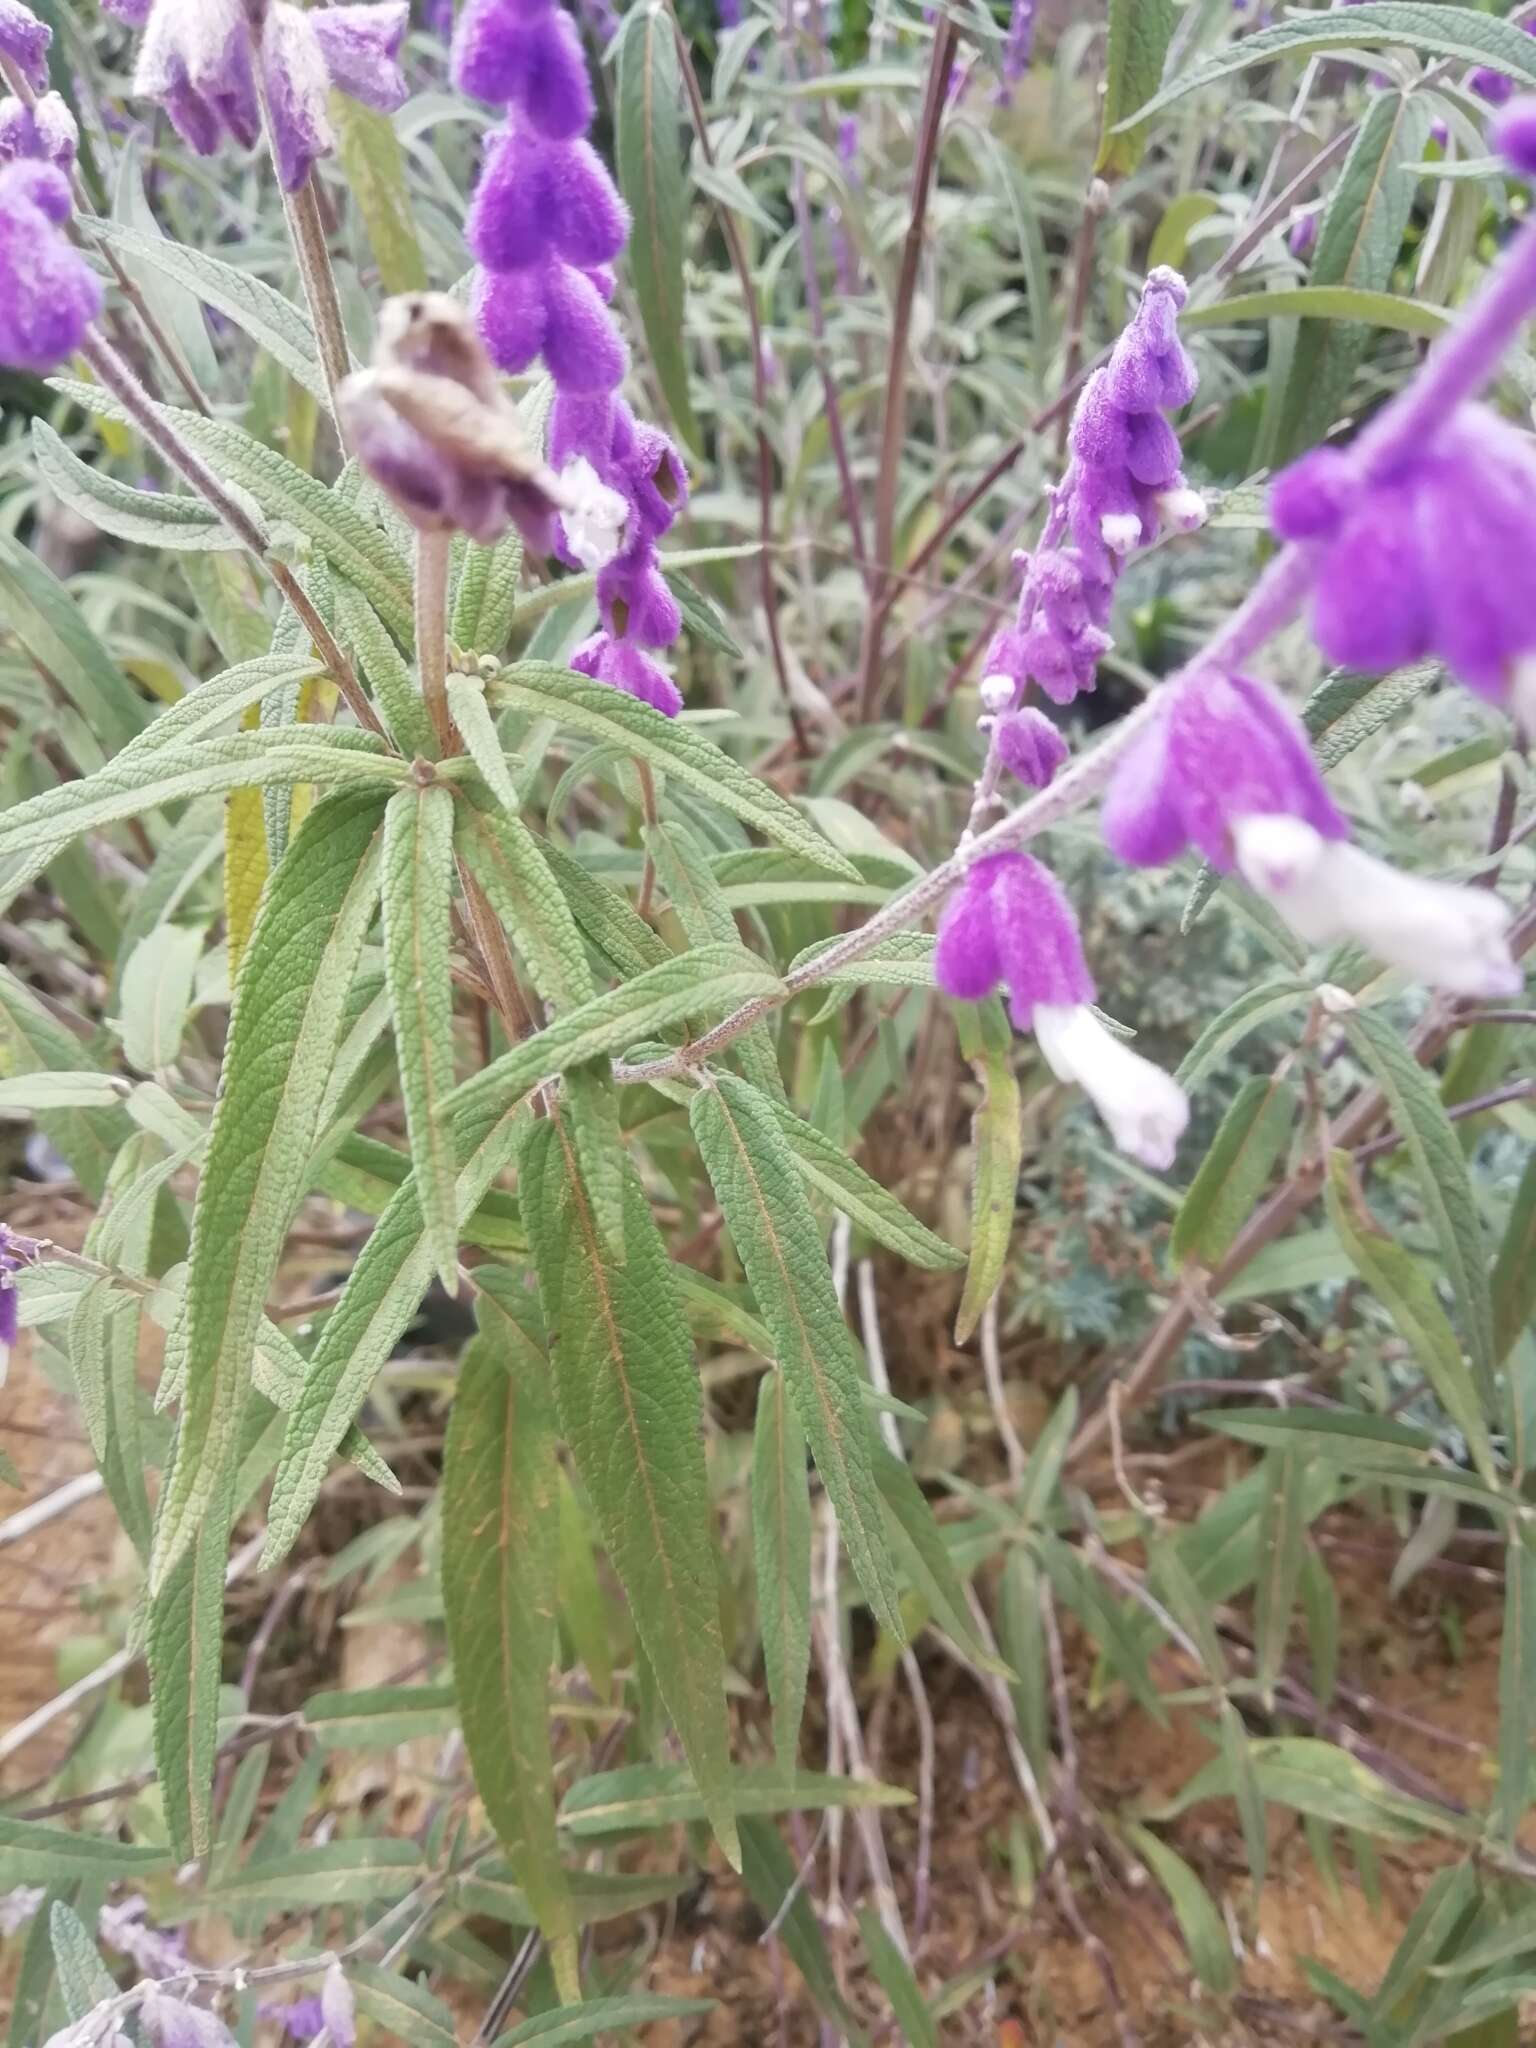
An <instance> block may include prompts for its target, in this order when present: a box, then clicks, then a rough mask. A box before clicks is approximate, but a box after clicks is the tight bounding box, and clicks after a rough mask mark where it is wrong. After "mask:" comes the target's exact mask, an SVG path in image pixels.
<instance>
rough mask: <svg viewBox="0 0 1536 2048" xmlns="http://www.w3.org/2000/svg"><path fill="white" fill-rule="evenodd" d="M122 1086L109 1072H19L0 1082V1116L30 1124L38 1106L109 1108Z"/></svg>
mask: <svg viewBox="0 0 1536 2048" xmlns="http://www.w3.org/2000/svg"><path fill="white" fill-rule="evenodd" d="M125 1086H126V1084H125V1083H124V1082H121V1081H118V1080H116V1079H115V1078H114V1077H113V1076H112V1075H111V1074H89V1073H87V1074H21V1075H18V1076H17V1077H16V1079H15V1080H13V1081H0V1117H5V1118H11V1117H15V1118H18V1119H19V1120H20V1121H21V1122H22V1123H30V1122H31V1121H32V1118H33V1116H34V1115H35V1113H36V1112H37V1111H38V1110H40V1109H112V1108H114V1107H115V1106H116V1105H118V1104H119V1103H121V1101H122V1099H123V1092H124V1088H125Z"/></svg>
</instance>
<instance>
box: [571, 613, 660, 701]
mask: <svg viewBox="0 0 1536 2048" xmlns="http://www.w3.org/2000/svg"><path fill="white" fill-rule="evenodd" d="M571 667H572V668H573V669H574V670H575V671H576V673H577V675H581V676H592V677H594V678H595V679H596V680H597V681H598V682H600V683H612V684H613V686H614V688H615V689H619V690H623V691H624V692H625V693H626V694H627V695H628V696H631V697H637V698H638V699H639V700H640V702H641V703H642V704H649V705H650V706H651V708H652V710H653V711H659V712H660V713H661V714H662V716H663V717H664V718H676V716H677V714H678V713H679V711H681V710H682V708H683V698H682V692H681V691H680V690H679V689H678V687H677V685H676V683H674V682H673V680H672V678H671V677H670V676H669V675H668V674H667V672H666V670H665V669H664V668H661V667H659V666H658V665H657V664H656V663H655V662H654V661H652V660H651V659H650V657H649V656H648V655H646V654H642V653H641V651H640V649H639V647H637V646H636V645H635V643H634V641H633V640H620V639H615V638H614V636H613V635H612V634H611V633H595V634H594V635H593V636H592V638H591V639H590V640H586V641H584V642H583V643H582V645H581V646H580V647H578V648H577V649H576V652H575V653H574V654H573V655H572V656H571Z"/></svg>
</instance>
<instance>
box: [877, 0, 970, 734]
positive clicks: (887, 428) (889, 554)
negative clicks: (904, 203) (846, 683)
mask: <svg viewBox="0 0 1536 2048" xmlns="http://www.w3.org/2000/svg"><path fill="white" fill-rule="evenodd" d="M954 55H955V25H954V23H953V22H952V21H951V20H950V18H949V16H948V15H947V14H941V15H940V16H939V19H938V21H937V23H936V24H935V26H934V35H933V55H932V58H931V60H930V62H929V65H928V85H927V90H926V92H925V94H924V97H923V111H922V117H921V123H920V126H919V129H918V141H917V163H916V165H915V167H914V169H913V173H912V211H911V214H910V216H909V218H908V221H907V235H906V240H905V242H904V243H903V244H902V251H901V270H900V273H899V275H898V277H897V280H896V300H895V304H894V306H893V307H892V309H891V361H890V368H889V370H888V371H887V373H886V380H885V417H884V424H883V430H882V433H881V439H880V470H879V476H878V479H877V481H876V484H875V563H874V579H873V582H872V584H871V588H870V606H869V612H868V614H867V616H866V619H865V626H864V646H863V649H862V650H861V653H860V656H859V713H858V715H859V717H860V719H862V720H864V721H866V722H867V721H868V720H869V719H870V718H872V717H873V716H874V713H875V707H876V704H877V702H878V700H879V695H880V673H881V663H882V657H883V655H884V651H885V622H886V618H887V616H888V613H889V609H890V589H889V585H890V573H891V569H892V566H893V560H894V556H895V552H896V498H897V487H898V485H899V483H900V479H901V458H902V453H903V450H904V446H905V443H906V435H907V367H908V365H907V356H908V353H909V344H910V340H911V333H912V302H913V300H914V298H915V297H916V295H917V272H918V266H919V264H920V263H921V261H922V255H923V238H924V231H925V229H926V227H927V221H928V197H929V193H930V192H931V191H932V189H933V180H934V172H935V170H936V168H937V165H938V157H939V136H940V133H941V131H942V129H943V125H944V107H945V101H946V98H947V94H948V88H949V72H950V66H951V65H952V63H953V62H954Z"/></svg>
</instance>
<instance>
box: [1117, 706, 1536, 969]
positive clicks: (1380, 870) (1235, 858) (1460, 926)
mask: <svg viewBox="0 0 1536 2048" xmlns="http://www.w3.org/2000/svg"><path fill="white" fill-rule="evenodd" d="M1103 825H1104V837H1105V839H1106V841H1107V842H1108V844H1109V847H1110V849H1111V851H1112V852H1114V853H1116V854H1118V855H1119V857H1120V859H1121V860H1126V861H1131V862H1134V863H1136V864H1137V865H1138V866H1158V865H1161V864H1162V863H1163V862H1166V861H1171V860H1174V859H1176V858H1177V856H1178V855H1179V854H1181V853H1182V852H1183V851H1184V849H1185V848H1186V847H1187V846H1194V847H1196V848H1197V849H1198V850H1199V852H1201V853H1202V854H1204V856H1205V858H1206V859H1207V860H1208V861H1209V862H1210V863H1211V865H1212V866H1213V867H1215V868H1218V869H1220V870H1221V871H1222V872H1223V873H1226V872H1228V871H1230V870H1231V869H1232V868H1234V867H1235V868H1236V869H1237V870H1238V871H1239V872H1240V873H1241V874H1242V876H1243V878H1244V880H1245V881H1246V882H1248V883H1249V884H1250V886H1251V887H1253V888H1254V889H1257V890H1258V891H1259V893H1260V894H1261V895H1263V896H1266V897H1267V898H1268V899H1269V901H1270V902H1271V903H1273V904H1274V906H1275V908H1276V909H1277V910H1278V911H1279V913H1280V915H1281V916H1282V917H1283V918H1284V919H1285V920H1286V922H1287V923H1288V924H1289V925H1290V926H1291V927H1292V929H1293V930H1294V931H1296V932H1297V933H1299V935H1300V936H1301V937H1302V938H1303V939H1305V940H1306V941H1307V942H1308V944H1309V945H1324V944H1328V943H1330V942H1332V941H1333V940H1335V939H1346V938H1347V939H1353V940H1355V941H1356V942H1357V943H1358V944H1360V945H1362V946H1364V947H1366V948H1367V950H1368V951H1370V952H1372V953H1374V954H1376V955H1377V957H1378V958H1379V959H1382V960H1385V961H1386V962H1387V963H1388V964H1389V965H1391V966H1394V967H1399V968H1401V969H1402V970H1403V972H1404V973H1406V974H1408V975H1411V976H1412V977H1413V978H1414V979H1416V980H1420V981H1425V982H1427V983H1429V984H1430V985H1431V986H1432V987H1435V988H1442V989H1445V990H1447V991H1449V992H1450V993H1452V994H1455V995H1469V996H1507V995H1513V994H1515V993H1516V992H1517V991H1518V990H1519V988H1520V985H1521V976H1520V970H1519V968H1518V967H1517V966H1516V965H1515V964H1514V962H1513V960H1512V959H1511V957H1510V953H1509V944H1508V939H1507V936H1506V932H1507V927H1508V924H1509V912H1508V910H1507V908H1506V907H1505V905H1504V904H1502V903H1501V902H1500V901H1499V899H1498V898H1497V897H1496V896H1494V895H1492V894H1491V893H1490V892H1489V891H1488V890H1486V889H1459V888H1452V887H1449V886H1448V885H1447V884H1445V883H1443V882H1425V881H1421V880H1419V879H1418V878H1417V877H1416V876H1412V875H1402V874H1399V873H1397V871H1396V870H1395V869H1392V868H1390V867H1387V866H1386V865H1385V864H1384V863H1383V862H1381V861H1378V860H1374V859H1372V857H1371V856H1370V855H1369V854H1366V853H1362V852H1360V850H1359V849H1358V848H1357V847H1354V846H1351V845H1350V844H1349V843H1348V840H1349V827H1348V826H1347V825H1346V824H1345V822H1344V820H1343V818H1342V817H1341V816H1340V815H1339V812H1338V810H1337V809H1336V808H1335V806H1334V803H1333V799H1332V798H1331V797H1330V796H1329V794H1328V792H1327V790H1326V789H1325V788H1324V787H1323V781H1322V777H1321V776H1320V775H1319V774H1318V772H1317V766H1316V764H1315V762H1314V761H1313V759H1312V755H1311V751H1310V749H1309V748H1308V745H1307V739H1306V734H1305V733H1304V732H1303V730H1302V728H1301V724H1300V722H1299V720H1298V719H1297V718H1296V717H1295V715H1294V714H1293V713H1292V712H1291V710H1290V709H1289V707H1288V706H1287V705H1285V704H1284V703H1282V702H1281V700H1280V699H1279V698H1278V697H1276V696H1275V695H1274V693H1273V692H1272V691H1270V690H1268V689H1266V688H1265V686H1264V685H1263V684H1262V683H1256V682H1251V681H1249V680H1248V679H1247V678H1246V677H1243V676H1231V675H1223V674H1220V673H1217V672H1214V671H1209V670H1207V671H1203V672H1202V671H1199V670H1197V671H1195V673H1193V674H1192V675H1189V676H1187V677H1185V678H1184V679H1183V680H1182V681H1180V682H1175V683H1172V684H1170V685H1169V686H1168V687H1167V688H1166V689H1165V690H1164V692H1163V693H1162V695H1161V697H1160V698H1159V699H1157V700H1155V702H1154V710H1153V717H1152V721H1151V723H1150V724H1149V725H1148V726H1147V727H1146V729H1145V730H1144V731H1143V732H1142V733H1141V734H1140V735H1139V736H1138V738H1137V739H1136V740H1135V741H1133V742H1132V744H1131V747H1130V749H1129V751H1128V752H1127V753H1126V754H1125V756H1124V758H1123V759H1122V761H1121V762H1120V765H1119V767H1118V768H1117V770H1116V772H1115V776H1114V780H1113V781H1112V782H1111V784H1110V787H1109V793H1108V795H1107V796H1106V798H1105V801H1104V815H1103Z"/></svg>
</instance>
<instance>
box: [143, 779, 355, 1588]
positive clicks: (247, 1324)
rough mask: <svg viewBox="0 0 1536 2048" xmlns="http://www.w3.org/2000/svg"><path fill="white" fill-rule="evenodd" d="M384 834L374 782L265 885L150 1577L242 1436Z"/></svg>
mask: <svg viewBox="0 0 1536 2048" xmlns="http://www.w3.org/2000/svg"><path fill="white" fill-rule="evenodd" d="M378 840H379V802H378V798H377V796H376V795H375V794H374V793H373V792H371V791H357V792H348V793H346V794H343V795H340V796H337V797H334V798H331V799H329V800H328V801H326V802H324V803H322V804H321V805H319V807H318V808H317V809H316V810H314V811H313V812H311V814H310V816H309V817H308V818H307V819H306V820H305V821H304V824H303V826H302V827H301V828H300V830H299V833H298V834H297V836H296V837H295V839H294V841H293V844H292V846H291V847H290V848H289V850H288V853H287V855H286V856H285V858H284V859H283V861H282V863H281V864H280V866H279V867H278V869H277V871H276V873H275V874H274V875H273V877H272V880H271V882H270V884H269V885H268V889H267V893H266V895H265V896H264V898H263V900H262V907H261V911H260V914H259V916H258V918H257V922H256V929H255V932H254V933H253V935H252V938H251V943H250V946H249V948H248V950H247V953H246V957H245V962H244V966H243V969H242V972H241V975H240V980H239V983H238V985H237V987H236V990H235V999H234V1006H233V1010H232V1012H231V1017H230V1028H229V1040H228V1044H227V1047H226V1051H225V1063H224V1090H223V1093H222V1094H221V1095H220V1097H219V1100H218V1103H217V1105H216V1107H215V1109H214V1115H213V1125H212V1129H211V1132H210V1135H209V1141H208V1154H207V1159H206V1162H205V1164H204V1167H203V1172H202V1175H201V1178H200V1179H199V1182H198V1192H197V1203H196V1207H195V1209H194V1211H193V1218H192V1254H191V1267H190V1273H189V1277H188V1283H187V1314H188V1337H187V1380H186V1394H185V1398H184V1406H183V1412H182V1420H181V1427H180V1430H179V1431H178V1435H177V1448H176V1457H175V1462H174V1464H173V1467H172V1470H171V1473H170V1475H169V1477H168V1479H167V1481H166V1484H165V1488H164V1491H163V1495H162V1499H161V1503H160V1515H159V1526H158V1529H157V1531H156V1539H155V1558H154V1564H153V1567H152V1571H151V1583H152V1585H155V1586H160V1585H163V1584H164V1582H165V1579H166V1576H167V1575H168V1573H169V1571H170V1569H171V1567H172V1566H173V1565H174V1564H175V1563H176V1561H177V1559H178V1557H179V1556H180V1555H181V1553H182V1551H183V1550H184V1549H185V1547H186V1546H187V1544H188V1543H189V1542H190V1541H191V1538H192V1534H193V1531H194V1529H195V1528H196V1526H197V1525H198V1523H199V1522H200V1521H201V1520H202V1519H203V1517H204V1516H205V1515H206V1514H207V1512H208V1509H209V1505H210V1502H211V1499H212V1497H213V1494H214V1491H215V1489H216V1487H217V1486H218V1483H219V1481H220V1480H221V1478H222V1477H224V1476H225V1475H226V1474H227V1472H228V1470H229V1467H230V1462H231V1460H232V1459H233V1456H234V1453H235V1447H236V1445H237V1443H238V1439H239V1432H240V1421H241V1417H242V1415H243V1413H244V1409H245V1401H246V1395H247V1392H248V1390H249V1387H250V1379H251V1363H252V1355H253V1352H254V1350H255V1345H256V1338H257V1333H258V1330H259V1328H260V1324H261V1316H262V1305H263V1303H264V1301H265V1300H266V1296H267V1292H268V1290H269V1288H270V1286H271V1284H272V1278H273V1275H274V1274H275V1273H276V1271H277V1262H278V1259H279V1256H280V1255H281V1252H282V1247H283V1241H284V1239H285V1237H286V1235H287V1230H288V1222H289V1218H290V1216H291V1214H292V1212H293V1208H294V1205H295V1203H296V1202H297V1201H298V1199H299V1197H300V1196H301V1195H302V1194H303V1193H304V1187H305V1168H306V1167H307V1165H308V1162H309V1155H310V1151H311V1149H312V1147H313V1144H314V1140H315V1135H316V1130H317V1126H318V1122H319V1114H320V1105H321V1101H322V1099H323V1096H324V1091H325V1085H326V1082H327V1080H328V1079H329V1077H330V1070H331V1063H332V1061H333V1060H334V1058H335V1053H336V1046H337V1041H338V1038H339V1036H340V1031H341V1022H342V1014H343V1007H344V1005H345V1002H346V997H347V991H348V988H349V986H350V984H351V980H352V976H353V974H354V972H355V971H356V966H357V961H358V957H359V955H360V954H361V951H362V945H363V940H364V938H365V937H366V935H367V931H368V927H369V925H370V924H371V922H372V920H373V913H374V907H375V904H376V902H377V897H378Z"/></svg>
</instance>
